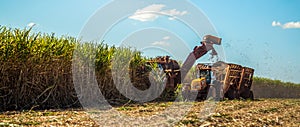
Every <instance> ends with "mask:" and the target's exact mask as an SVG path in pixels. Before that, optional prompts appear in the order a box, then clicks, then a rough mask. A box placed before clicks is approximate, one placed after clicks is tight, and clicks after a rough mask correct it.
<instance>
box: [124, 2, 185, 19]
mask: <svg viewBox="0 0 300 127" xmlns="http://www.w3.org/2000/svg"><path fill="white" fill-rule="evenodd" d="M164 7H165V5H163V4H152V5H149V6H147V7H145V8H142V9H138V10H137V11H136V12H135V13H134V14H133V15H132V16H130V17H129V18H130V19H134V20H138V21H141V22H146V21H154V20H155V19H157V18H158V17H159V16H160V14H164V15H169V16H172V17H171V18H169V19H170V20H174V18H175V17H176V16H183V15H185V14H187V13H188V12H187V11H178V10H176V9H171V10H163V8H164Z"/></svg>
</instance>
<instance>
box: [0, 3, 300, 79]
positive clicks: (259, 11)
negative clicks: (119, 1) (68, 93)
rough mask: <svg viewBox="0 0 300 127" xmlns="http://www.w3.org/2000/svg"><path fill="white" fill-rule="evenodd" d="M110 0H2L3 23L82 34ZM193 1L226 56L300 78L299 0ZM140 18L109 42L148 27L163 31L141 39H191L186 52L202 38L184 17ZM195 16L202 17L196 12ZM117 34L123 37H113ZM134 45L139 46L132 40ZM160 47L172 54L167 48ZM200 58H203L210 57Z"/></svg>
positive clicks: (179, 12)
mask: <svg viewBox="0 0 300 127" xmlns="http://www.w3.org/2000/svg"><path fill="white" fill-rule="evenodd" d="M108 2H109V1H108V0H85V1H83V0H62V1H60V0H45V1H41V0H26V1H25V0H24V1H22V0H3V1H1V4H0V25H4V26H9V27H12V28H24V27H26V26H27V25H28V24H30V23H34V24H36V25H35V26H34V30H35V31H42V32H47V33H50V32H54V33H56V34H57V35H70V36H74V37H78V36H79V34H80V32H81V30H82V28H83V27H84V26H85V24H86V23H88V21H89V18H90V17H92V16H93V15H94V14H95V13H96V12H97V10H99V8H101V7H104V6H105V5H106V4H107V3H108ZM190 2H191V3H192V4H194V5H195V7H197V8H199V9H200V10H201V11H202V12H203V14H204V15H206V16H207V18H208V19H209V21H210V22H211V23H212V25H213V26H214V28H215V30H216V31H217V33H218V35H219V36H220V37H222V38H223V44H222V46H223V52H224V54H225V56H226V61H227V62H231V63H238V64H242V65H245V66H249V67H253V68H255V70H256V72H255V75H257V76H262V77H268V78H272V79H280V80H284V81H290V82H296V83H300V76H299V74H300V64H299V63H300V57H299V56H298V55H297V54H300V50H299V49H300V48H299V47H300V36H299V35H300V26H299V25H300V23H299V22H300V13H299V12H300V1H299V0H289V1H286V0H272V1H266V0H265V1H262V0H243V1H240V0H226V1H223V0H190ZM130 4H136V6H140V8H139V9H140V10H142V9H145V8H146V7H149V6H151V5H153V4H150V5H142V4H143V3H139V2H137V3H128V5H130ZM139 4H140V5H139ZM155 5H156V8H158V9H161V10H159V11H161V12H163V11H164V12H168V13H171V10H172V8H168V6H161V5H164V4H163V2H161V3H156V4H155ZM169 5H170V6H174V7H176V8H175V9H176V10H175V11H173V14H174V16H178V17H185V16H186V19H187V18H188V16H189V14H192V12H191V11H189V12H185V11H186V10H189V9H190V8H186V6H180V5H179V3H178V2H173V3H171V4H169ZM120 6H122V5H120ZM119 9H120V8H119ZM115 11H116V13H120V11H122V10H118V9H115ZM112 14H114V12H112ZM133 15H134V14H133ZM133 15H131V16H133ZM138 18H139V17H138ZM138 18H136V17H131V18H130V19H126V20H124V21H122V22H121V23H120V24H118V25H116V26H114V27H113V28H112V29H111V31H110V32H108V34H107V35H106V36H105V38H106V42H107V43H110V44H118V43H119V42H118V40H119V41H124V42H128V41H130V42H134V41H138V39H141V38H136V36H145V37H146V33H149V32H150V33H160V34H151V35H152V36H155V37H160V39H156V40H151V39H150V38H148V39H147V38H142V39H144V40H148V41H150V40H151V41H152V42H153V43H152V46H158V45H160V46H165V47H171V46H170V44H169V45H168V43H163V42H164V41H169V42H173V43H174V44H173V45H176V46H177V47H181V48H182V47H184V46H181V45H179V43H180V42H188V44H187V48H188V49H186V48H183V49H184V51H181V52H184V53H183V54H184V55H185V54H186V53H188V52H189V51H190V49H191V48H192V46H195V45H198V42H199V41H200V40H201V38H200V37H199V36H196V35H194V34H193V32H191V31H189V30H188V29H184V28H185V27H184V26H182V23H176V22H173V23H174V24H178V25H176V27H171V26H174V25H170V26H168V23H166V22H165V21H167V20H164V18H165V19H168V18H170V17H163V16H161V18H157V19H155V20H156V21H155V22H154V21H150V22H145V21H141V20H140V21H138V20H137V19H138ZM194 20H195V21H198V19H197V18H195V19H194ZM200 20H201V19H200ZM176 21H177V20H176ZM199 22H200V21H199ZM122 24H123V26H122ZM128 24H131V25H132V27H130V28H132V29H130V30H131V31H130V30H128V31H126V30H123V29H125V28H128V27H129V26H127V27H125V26H126V25H128ZM124 25H125V26H124ZM134 25H137V26H138V27H137V28H139V27H141V26H143V27H148V28H149V27H151V26H152V28H153V29H148V31H147V29H145V30H139V29H134V27H133V26H134ZM157 28H161V29H157ZM120 29H122V31H120ZM166 29H169V30H166ZM170 29H171V30H170ZM135 30H138V31H139V32H137V33H132V34H129V35H127V33H128V32H133V31H135ZM145 31H147V32H145ZM170 31H171V32H170ZM178 31H179V32H178ZM122 32H124V33H123V34H122ZM212 33H213V32H212ZM117 34H118V35H123V36H124V37H123V38H118V37H114V36H116V35H117ZM202 34H203V33H201V34H200V35H202ZM124 38H126V39H124ZM177 42H178V44H177ZM134 45H135V46H137V45H136V44H134V43H133V46H134ZM148 48H149V47H148ZM150 48H151V46H150ZM173 50H174V51H173ZM178 50H180V49H176V48H175V47H174V48H170V52H175V54H176V53H177V52H176V51H178ZM145 52H149V53H150V54H151V51H148V50H145ZM162 52H165V53H166V54H168V53H167V51H162ZM181 54H182V53H181ZM171 55H172V53H171ZM181 57H182V56H179V57H178V59H182V58H181ZM201 60H203V61H205V60H207V58H202V59H201Z"/></svg>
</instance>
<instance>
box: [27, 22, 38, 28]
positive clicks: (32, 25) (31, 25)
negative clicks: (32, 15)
mask: <svg viewBox="0 0 300 127" xmlns="http://www.w3.org/2000/svg"><path fill="white" fill-rule="evenodd" d="M35 25H36V23H34V22H31V23H28V24H27V27H30V28H31V27H34V26H35Z"/></svg>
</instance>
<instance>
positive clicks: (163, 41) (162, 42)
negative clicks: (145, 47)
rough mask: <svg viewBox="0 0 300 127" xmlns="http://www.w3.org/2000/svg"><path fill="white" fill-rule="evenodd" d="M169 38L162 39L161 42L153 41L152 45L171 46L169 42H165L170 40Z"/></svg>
mask: <svg viewBox="0 0 300 127" xmlns="http://www.w3.org/2000/svg"><path fill="white" fill-rule="evenodd" d="M170 39H171V37H170V36H165V37H163V38H162V40H161V41H155V42H153V43H152V45H156V46H170V45H171V44H170V43H169V42H167V40H170Z"/></svg>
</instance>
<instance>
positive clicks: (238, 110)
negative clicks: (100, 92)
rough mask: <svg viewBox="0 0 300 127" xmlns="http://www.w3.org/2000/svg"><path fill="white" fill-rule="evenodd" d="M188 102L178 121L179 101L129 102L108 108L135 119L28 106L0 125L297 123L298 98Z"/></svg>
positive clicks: (11, 113)
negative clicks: (170, 110)
mask: <svg viewBox="0 0 300 127" xmlns="http://www.w3.org/2000/svg"><path fill="white" fill-rule="evenodd" d="M189 104H193V106H192V108H190V112H188V113H187V114H186V115H184V116H182V118H181V117H179V118H180V120H179V121H176V119H172V118H170V117H169V115H170V114H172V113H174V114H180V113H181V110H184V108H182V107H180V105H182V104H181V103H179V102H174V103H173V102H159V103H158V102H157V103H145V104H130V105H124V106H121V107H114V108H112V109H110V110H114V111H115V112H118V113H119V114H118V115H120V114H121V116H124V117H130V118H133V119H132V120H133V121H135V122H132V121H131V122H130V121H129V122H128V120H127V121H126V120H123V119H122V118H124V117H120V116H116V114H113V113H111V114H105V113H103V112H102V111H96V110H89V111H86V110H83V109H69V110H43V111H33V110H31V111H21V112H19V111H9V112H2V113H0V126H79V127H81V126H152V125H154V124H153V123H155V122H156V121H164V119H163V118H166V120H167V121H166V122H162V123H159V124H155V125H159V126H295V127H299V126H300V99H259V100H255V101H246V100H233V101H221V102H217V103H214V104H213V105H211V104H210V105H207V103H206V102H195V103H192V102H189ZM171 105H175V108H176V105H179V106H178V107H179V108H177V109H175V112H174V110H173V112H172V113H170V114H169V115H165V116H164V117H151V116H162V115H160V114H163V112H164V111H166V110H168V109H170V108H171V107H172V106H171ZM207 107H215V108H210V109H211V110H210V112H209V113H207V112H203V111H206V110H204V109H206V108H207ZM173 108H174V107H173ZM110 110H106V111H110ZM205 114H206V115H205ZM170 116H172V115H170ZM175 116H176V115H175ZM139 118H145V119H146V120H148V121H146V120H145V121H143V122H140V121H139ZM148 118H151V119H148ZM99 119H100V120H99ZM160 119H161V120H160ZM126 122H127V123H126ZM149 123H151V124H149Z"/></svg>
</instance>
